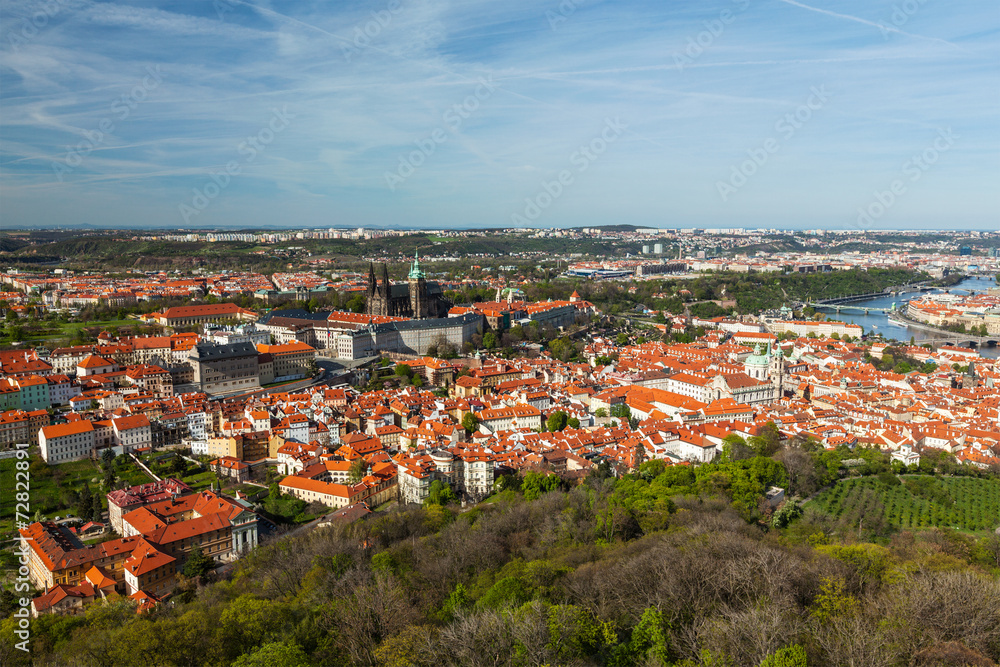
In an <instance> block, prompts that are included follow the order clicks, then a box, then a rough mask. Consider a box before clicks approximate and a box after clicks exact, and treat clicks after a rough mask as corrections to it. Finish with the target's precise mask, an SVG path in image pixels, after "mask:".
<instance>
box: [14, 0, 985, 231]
mask: <svg viewBox="0 0 1000 667" xmlns="http://www.w3.org/2000/svg"><path fill="white" fill-rule="evenodd" d="M998 172H1000V4H998V3H997V2H996V1H995V0H952V1H950V2H945V1H944V0H887V1H883V0H864V1H861V0H840V1H837V2H833V1H832V0H805V1H803V2H799V1H798V0H705V1H697V2H696V1H673V2H663V1H662V0H661V1H658V2H651V1H650V2H641V1H626V2H622V1H615V2H610V1H605V2H600V1H596V0H562V1H561V2H560V1H559V0H548V1H546V0H527V1H522V0H505V1H504V2H497V1H493V2H479V1H475V0H455V1H451V2H447V1H437V0H370V1H365V2H350V1H345V2H340V1H336V2H335V1H329V2H313V1H310V0H295V1H294V2H275V1H267V0H254V1H253V2H243V1H241V0H198V1H196V2H182V1H177V2H159V1H154V0H144V1H142V2H136V3H125V2H93V1H90V0H40V1H30V2H21V1H14V0H0V227H3V228H16V227H25V226H34V227H59V226H63V227H66V226H77V225H91V226H99V227H157V228H167V229H174V228H176V229H191V228H199V227H221V226H234V227H277V226H282V227H287V226H293V227H310V228H324V227H333V226H351V227H360V226H370V227H376V226H384V227H402V228H413V227H427V228H476V227H490V228H495V227H573V226H598V225H610V224H634V225H639V226H642V227H665V228H686V227H712V228H718V227H722V228H727V227H744V228H806V229H817V228H821V229H870V230H879V229H921V228H928V229H992V230H996V229H998V228H1000V187H998V181H1000V179H998Z"/></svg>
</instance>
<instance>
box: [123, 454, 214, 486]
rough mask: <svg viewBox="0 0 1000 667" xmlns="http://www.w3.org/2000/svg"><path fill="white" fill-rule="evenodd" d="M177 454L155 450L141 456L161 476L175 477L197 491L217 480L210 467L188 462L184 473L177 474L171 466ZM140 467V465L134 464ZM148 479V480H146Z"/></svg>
mask: <svg viewBox="0 0 1000 667" xmlns="http://www.w3.org/2000/svg"><path fill="white" fill-rule="evenodd" d="M174 456H175V454H173V453H171V452H153V453H149V454H143V455H142V456H141V457H140V458H141V459H142V462H143V463H145V464H146V465H147V466H149V469H150V470H152V471H153V472H154V473H156V474H157V475H159V476H160V477H173V478H175V479H179V480H181V481H182V482H184V483H185V484H187V485H188V486H190V487H191V488H192V489H194V490H195V491H203V490H205V489H207V488H208V487H210V486H211V485H212V483H213V482H215V472H213V471H212V470H210V469H209V468H208V467H201V466H196V465H194V464H193V463H188V466H187V469H186V471H185V472H184V474H183V475H177V474H175V473H174V472H173V468H172V467H171V465H172V463H173V461H174ZM134 467H135V468H137V469H138V466H134ZM146 481H148V480H146Z"/></svg>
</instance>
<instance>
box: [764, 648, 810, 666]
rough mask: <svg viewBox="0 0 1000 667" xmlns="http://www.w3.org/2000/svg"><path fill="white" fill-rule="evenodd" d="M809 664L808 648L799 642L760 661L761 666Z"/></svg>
mask: <svg viewBox="0 0 1000 667" xmlns="http://www.w3.org/2000/svg"><path fill="white" fill-rule="evenodd" d="M808 665H809V663H808V660H807V656H806V650H805V649H804V648H803V647H802V646H800V645H798V644H792V645H791V646H787V647H785V648H782V649H778V650H777V651H775V652H774V653H772V654H771V655H769V656H767V657H766V658H764V661H763V662H762V663H760V667H808Z"/></svg>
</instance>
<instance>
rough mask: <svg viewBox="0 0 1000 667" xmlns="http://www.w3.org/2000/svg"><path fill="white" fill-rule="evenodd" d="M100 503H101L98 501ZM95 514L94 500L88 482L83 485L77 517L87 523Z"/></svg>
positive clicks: (77, 507)
mask: <svg viewBox="0 0 1000 667" xmlns="http://www.w3.org/2000/svg"><path fill="white" fill-rule="evenodd" d="M98 502H100V501H98ZM93 513H94V499H93V496H92V495H91V493H90V486H88V485H87V483H86V482H84V484H83V489H81V491H80V500H79V502H78V503H77V506H76V515H77V516H78V517H80V518H81V519H83V520H84V521H87V520H88V519H90V517H91V516H92V515H93Z"/></svg>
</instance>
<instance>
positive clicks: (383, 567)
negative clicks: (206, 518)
mask: <svg viewBox="0 0 1000 667" xmlns="http://www.w3.org/2000/svg"><path fill="white" fill-rule="evenodd" d="M612 472H613V471H612V470H611V469H610V467H609V466H607V465H606V464H604V465H601V466H598V467H597V468H595V469H594V470H593V471H592V473H591V474H590V475H589V476H588V477H587V478H586V479H585V480H584V481H582V483H580V484H578V485H575V486H568V485H567V484H566V483H564V482H563V481H562V480H560V479H559V478H558V477H557V476H555V475H554V474H551V473H545V472H543V471H539V472H528V473H525V474H523V475H510V476H503V477H501V478H500V479H499V480H498V483H497V489H498V490H497V493H496V494H494V495H493V496H492V497H490V498H489V499H487V500H486V501H484V502H482V503H479V504H478V505H474V506H466V507H462V506H459V505H457V504H454V502H453V501H454V496H453V495H452V494H451V493H447V492H439V493H436V494H435V495H434V497H433V498H431V499H430V500H429V502H427V503H426V504H425V505H424V506H410V507H404V508H398V509H395V510H392V511H388V512H381V513H376V514H373V515H371V516H370V517H368V518H367V519H365V520H362V521H358V522H355V523H351V524H335V525H333V526H330V527H326V528H322V529H316V530H313V531H311V532H308V533H306V534H304V535H302V536H298V537H295V538H291V539H281V540H277V541H273V542H270V543H269V544H267V545H265V546H263V547H261V548H260V549H258V550H256V551H255V552H253V553H252V555H251V556H249V557H247V558H245V559H244V560H242V561H240V563H239V564H238V566H237V567H236V568H235V571H233V572H231V573H229V576H227V577H223V578H221V579H220V580H218V581H212V582H209V581H206V580H203V579H202V578H201V577H198V576H194V577H191V578H185V579H184V581H183V583H182V585H181V586H180V587H179V589H178V590H177V591H176V592H175V595H174V597H173V600H172V603H171V604H167V605H162V606H161V607H160V608H158V609H156V610H154V611H152V612H150V613H145V614H142V615H137V614H136V613H135V611H134V608H133V607H132V606H131V605H130V604H128V603H127V602H124V601H118V602H113V603H110V604H105V605H95V606H94V607H92V608H91V609H90V610H89V611H87V612H86V613H85V614H83V615H81V616H76V617H56V616H43V617H41V618H39V619H37V620H34V621H33V622H32V627H31V636H32V640H31V641H32V643H31V646H32V653H31V655H30V656H26V655H25V654H23V653H21V652H19V651H17V650H15V649H13V648H12V646H11V630H12V627H11V623H12V621H13V619H10V618H8V619H7V620H4V621H0V663H2V664H3V665H5V666H8V665H10V666H13V665H26V664H33V665H36V666H38V665H46V666H47V665H53V666H55V665H58V666H60V667H63V666H73V667H75V666H80V667H84V666H88V667H89V666H101V667H116V666H119V665H121V666H126V665H127V666H128V667H142V666H150V667H152V666H154V665H155V666H159V665H169V666H178V667H181V666H194V665H210V666H219V667H225V666H229V665H232V666H234V667H264V666H268V667H274V666H277V667H306V666H307V665H386V666H398V667H405V666H409V665H417V666H425V665H426V666H431V665H434V666H438V665H445V666H452V665H453V666H456V667H458V666H480V665H482V666H486V665H490V666H499V665H504V666H512V667H513V666H521V665H524V666H528V665H579V666H581V667H582V666H586V665H611V666H616V667H617V666H620V667H625V666H630V665H636V666H644V667H653V666H660V667H665V666H674V667H696V666H702V667H709V666H711V667H720V666H723V665H726V666H732V667H738V666H742V665H750V666H754V667H756V666H758V665H760V666H764V667H779V666H781V667H788V666H795V667H801V666H804V665H810V666H827V665H828V666H831V667H832V666H838V667H839V666H842V665H856V666H858V667H861V666H865V667H882V666H885V667H891V666H897V665H898V666H900V667H902V666H906V665H992V664H995V661H996V660H998V659H1000V579H998V575H1000V537H998V536H997V535H996V534H995V533H993V532H992V530H988V531H978V532H963V531H956V530H954V529H951V528H937V527H926V528H921V529H919V530H910V529H900V528H898V527H896V526H893V525H891V524H890V523H888V522H882V523H877V524H876V525H868V524H867V523H865V524H864V525H863V526H861V527H859V526H858V522H857V517H856V516H853V515H851V516H846V515H845V516H843V517H838V516H836V515H835V514H830V513H827V512H825V511H819V508H815V507H812V506H811V504H810V503H807V504H806V506H805V508H804V509H803V507H802V506H801V504H800V503H799V502H797V501H796V500H794V499H793V500H790V501H788V502H786V503H785V504H784V505H783V506H781V507H780V508H779V509H777V510H775V509H774V508H773V507H771V506H770V504H769V503H768V502H767V500H766V499H764V498H763V494H764V491H765V490H766V489H767V488H768V487H769V486H771V485H778V486H782V487H783V488H786V489H787V492H788V494H789V495H790V496H791V497H793V498H806V497H808V496H810V495H812V494H814V493H815V492H817V491H821V490H823V489H824V488H827V487H830V485H831V484H844V483H848V484H851V483H853V484H858V483H861V482H863V483H865V484H875V483H882V481H881V480H883V479H884V478H886V476H891V477H895V474H894V473H893V470H892V467H891V465H890V463H889V461H888V458H887V457H886V456H885V455H883V454H882V453H881V452H878V451H875V450H871V451H867V450H865V451H863V452H859V451H851V450H848V449H846V448H842V449H838V450H835V451H827V450H825V449H823V448H822V447H821V446H818V445H817V444H816V443H815V442H812V441H810V440H808V439H801V438H797V439H793V440H790V441H780V439H778V438H777V437H776V429H774V428H773V426H772V427H768V428H765V429H764V431H763V432H762V433H761V434H760V435H758V436H755V437H752V438H749V439H747V440H743V439H742V438H739V437H737V436H731V437H729V438H727V439H726V442H725V445H724V447H723V454H722V456H721V457H720V458H719V459H718V460H717V461H716V462H714V463H712V464H707V465H702V466H697V467H690V466H665V465H664V464H663V462H662V461H647V462H644V463H642V464H641V465H640V466H639V469H638V470H637V471H635V472H632V473H628V474H624V475H621V476H619V477H616V476H615V475H613V474H612ZM907 472H909V471H907ZM914 472H916V473H924V474H922V475H916V476H910V475H906V476H904V477H903V478H902V482H901V483H902V484H905V485H907V487H908V488H909V487H910V486H911V485H912V482H911V480H912V479H924V480H928V481H926V482H922V483H918V484H917V485H913V490H914V492H915V493H917V494H924V495H927V494H930V495H931V496H934V494H937V493H938V491H935V490H934V489H933V488H931V487H933V486H934V485H935V484H937V483H938V481H937V480H938V479H939V478H941V479H952V478H954V479H956V480H960V481H962V483H963V484H965V483H967V482H990V483H993V484H995V483H996V479H994V478H992V476H991V475H990V474H989V473H988V472H985V471H980V470H977V469H971V468H964V467H962V468H961V469H952V470H950V471H948V472H949V474H950V475H952V476H954V477H943V473H944V472H945V471H944V470H942V469H939V468H938V467H937V466H936V465H935V464H934V463H933V462H932V463H931V464H929V465H927V466H925V467H924V469H922V470H916V471H914ZM922 487H927V488H922ZM830 488H837V487H836V486H833V487H830ZM969 488H970V489H971V488H972V487H969ZM438 490H439V491H443V489H440V488H439V489H438ZM823 493H828V491H823ZM969 493H973V494H974V493H975V491H970V492H969ZM822 497H823V496H822V494H821V495H820V498H822ZM922 497H923V496H922ZM848 514H849V513H848ZM994 518H995V517H994ZM994 523H995V521H994ZM29 661H30V663H29Z"/></svg>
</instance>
